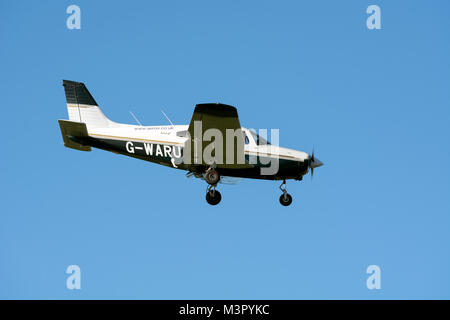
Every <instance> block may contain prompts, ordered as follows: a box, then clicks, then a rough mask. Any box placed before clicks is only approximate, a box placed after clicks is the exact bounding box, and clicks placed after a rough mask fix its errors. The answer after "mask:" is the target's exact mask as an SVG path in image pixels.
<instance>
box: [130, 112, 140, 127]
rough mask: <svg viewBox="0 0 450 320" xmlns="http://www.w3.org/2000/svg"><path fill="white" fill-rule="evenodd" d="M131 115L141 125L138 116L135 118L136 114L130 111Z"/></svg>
mask: <svg viewBox="0 0 450 320" xmlns="http://www.w3.org/2000/svg"><path fill="white" fill-rule="evenodd" d="M130 114H131V116H132V117H133V118H134V120H136V122H137V123H138V124H139V125H140V126H141V127H142V123H141V122H140V121H139V119H138V118H136V116H135V115H134V113H133V112H131V111H130Z"/></svg>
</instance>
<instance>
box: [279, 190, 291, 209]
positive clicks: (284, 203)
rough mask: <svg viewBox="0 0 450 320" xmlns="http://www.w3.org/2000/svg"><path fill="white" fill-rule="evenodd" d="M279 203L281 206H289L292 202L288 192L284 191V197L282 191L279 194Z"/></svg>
mask: <svg viewBox="0 0 450 320" xmlns="http://www.w3.org/2000/svg"><path fill="white" fill-rule="evenodd" d="M280 203H281V205H282V206H285V207H287V206H289V205H290V204H291V203H292V197H291V195H290V194H289V193H286V199H285V198H284V193H283V194H282V195H281V196H280Z"/></svg>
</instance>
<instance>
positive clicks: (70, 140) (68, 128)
mask: <svg viewBox="0 0 450 320" xmlns="http://www.w3.org/2000/svg"><path fill="white" fill-rule="evenodd" d="M58 122H59V127H60V129H61V134H62V137H63V140H64V145H65V146H66V147H68V148H72V149H76V150H81V151H91V147H90V146H86V145H84V144H82V143H81V141H83V138H85V137H88V131H87V128H86V124H85V123H82V122H74V121H67V120H58Z"/></svg>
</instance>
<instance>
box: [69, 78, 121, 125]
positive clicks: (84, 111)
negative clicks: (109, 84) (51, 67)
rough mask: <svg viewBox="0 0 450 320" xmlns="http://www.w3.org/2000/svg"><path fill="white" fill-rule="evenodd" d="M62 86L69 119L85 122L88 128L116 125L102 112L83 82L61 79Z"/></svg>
mask: <svg viewBox="0 0 450 320" xmlns="http://www.w3.org/2000/svg"><path fill="white" fill-rule="evenodd" d="M63 86H64V91H65V93H66V102H67V112H68V113H69V120H70V121H76V122H82V123H85V124H86V127H87V129H88V130H89V128H105V127H111V126H115V125H116V123H115V122H112V121H111V120H109V119H108V118H107V117H106V116H105V115H104V114H103V112H102V110H101V109H100V108H99V107H98V104H97V102H95V100H94V98H93V97H92V95H91V94H90V93H89V91H88V89H87V88H86V86H85V85H84V83H82V82H75V81H69V80H63Z"/></svg>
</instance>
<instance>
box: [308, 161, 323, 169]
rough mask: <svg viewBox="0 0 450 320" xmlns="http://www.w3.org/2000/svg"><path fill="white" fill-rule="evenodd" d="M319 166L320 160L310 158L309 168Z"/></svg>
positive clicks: (320, 164)
mask: <svg viewBox="0 0 450 320" xmlns="http://www.w3.org/2000/svg"><path fill="white" fill-rule="evenodd" d="M321 166H323V162H322V161H320V160H319V159H317V158H314V159H311V165H310V167H311V168H313V169H314V168H318V167H321Z"/></svg>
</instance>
